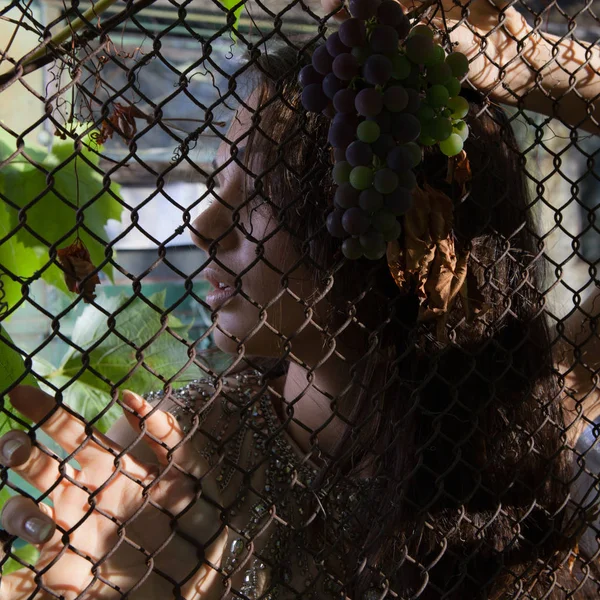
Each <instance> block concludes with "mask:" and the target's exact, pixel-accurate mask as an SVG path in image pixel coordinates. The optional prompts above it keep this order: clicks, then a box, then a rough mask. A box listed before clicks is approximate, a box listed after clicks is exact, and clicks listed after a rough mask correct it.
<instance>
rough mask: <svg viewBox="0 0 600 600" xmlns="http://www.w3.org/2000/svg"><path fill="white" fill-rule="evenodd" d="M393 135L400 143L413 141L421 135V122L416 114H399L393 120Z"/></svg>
mask: <svg viewBox="0 0 600 600" xmlns="http://www.w3.org/2000/svg"><path fill="white" fill-rule="evenodd" d="M392 135H393V136H394V139H395V140H396V141H397V142H398V143H399V144H406V143H407V142H412V141H414V140H416V139H418V137H419V135H421V123H420V122H419V119H417V117H415V116H414V115H411V114H408V113H400V114H397V115H395V117H394V120H393V122H392Z"/></svg>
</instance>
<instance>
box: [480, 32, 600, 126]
mask: <svg viewBox="0 0 600 600" xmlns="http://www.w3.org/2000/svg"><path fill="white" fill-rule="evenodd" d="M594 69H595V70H594ZM505 71H506V75H505V78H504V84H505V85H502V86H498V87H497V88H496V89H495V90H494V92H493V93H492V94H491V97H492V99H494V100H496V101H498V102H502V103H504V104H510V105H513V106H517V105H518V104H519V97H521V98H522V106H523V108H525V109H527V110H531V111H534V112H538V113H542V114H544V115H548V116H552V117H556V118H558V119H560V120H561V121H563V122H564V123H565V124H567V125H571V126H573V127H579V128H581V129H584V130H585V131H589V132H590V133H593V134H596V135H600V49H599V48H598V47H596V46H593V45H590V44H584V43H582V42H579V41H576V40H573V39H564V40H562V41H561V40H560V38H559V37H558V36H554V35H550V34H545V33H543V34H541V33H538V32H531V35H530V37H529V38H528V40H527V41H526V42H525V48H524V51H523V53H522V55H521V58H520V59H519V58H516V59H515V60H514V61H513V63H512V64H510V65H508V66H507V67H506V69H505ZM538 73H539V76H538ZM511 90H512V92H514V93H511ZM588 107H589V108H588Z"/></svg>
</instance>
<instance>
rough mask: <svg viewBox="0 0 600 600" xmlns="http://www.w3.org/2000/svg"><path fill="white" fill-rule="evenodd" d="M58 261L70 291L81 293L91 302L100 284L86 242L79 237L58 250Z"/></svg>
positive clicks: (87, 301) (86, 301) (86, 300)
mask: <svg viewBox="0 0 600 600" xmlns="http://www.w3.org/2000/svg"><path fill="white" fill-rule="evenodd" d="M57 254H58V262H59V263H60V265H61V266H62V268H63V270H64V277H65V284H66V286H67V288H68V289H69V291H71V292H75V293H76V294H81V296H82V298H83V301H84V302H85V303H86V304H89V303H90V302H91V301H92V300H94V299H95V298H96V295H95V293H94V292H95V290H96V286H97V285H99V284H100V278H99V277H98V274H97V273H96V274H94V275H91V274H92V273H94V271H95V270H96V267H95V266H94V265H93V264H92V261H91V258H90V253H89V251H88V249H87V248H86V247H85V245H84V243H83V242H82V241H81V240H80V239H79V238H77V240H75V242H73V243H72V244H71V245H70V246H67V247H66V248H60V249H59V250H58V251H57Z"/></svg>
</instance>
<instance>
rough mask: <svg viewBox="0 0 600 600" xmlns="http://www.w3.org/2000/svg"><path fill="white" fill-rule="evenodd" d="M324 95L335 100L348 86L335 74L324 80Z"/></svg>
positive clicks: (330, 74)
mask: <svg viewBox="0 0 600 600" xmlns="http://www.w3.org/2000/svg"><path fill="white" fill-rule="evenodd" d="M322 85H323V93H324V94H325V95H326V96H327V97H328V98H329V99H330V100H333V98H334V96H335V95H336V94H337V93H338V92H339V91H340V90H341V89H344V88H345V87H346V86H345V84H343V83H342V82H341V81H340V80H339V79H338V78H337V77H336V76H335V75H334V74H333V73H329V75H326V76H325V79H323V84H322Z"/></svg>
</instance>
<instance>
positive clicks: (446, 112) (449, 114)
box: [441, 108, 452, 119]
mask: <svg viewBox="0 0 600 600" xmlns="http://www.w3.org/2000/svg"><path fill="white" fill-rule="evenodd" d="M441 114H442V117H446V118H447V119H449V118H450V117H452V111H451V110H450V109H449V108H444V109H443V110H442V113H441Z"/></svg>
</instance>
